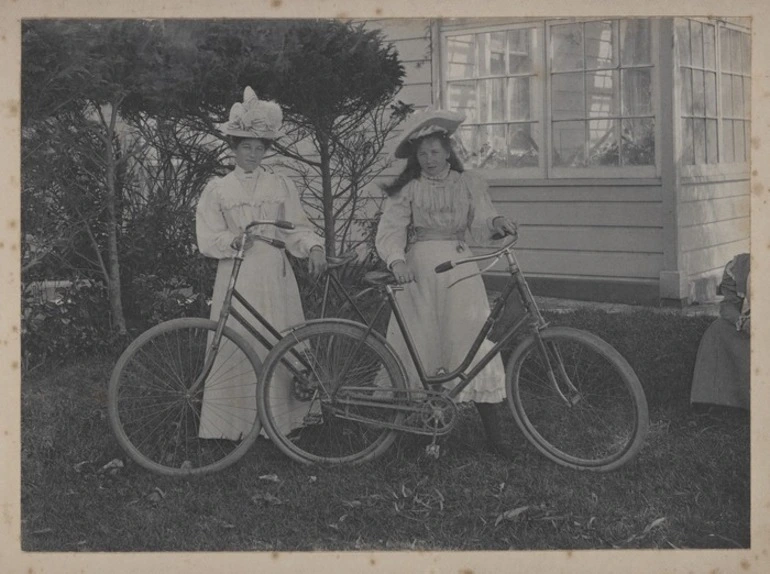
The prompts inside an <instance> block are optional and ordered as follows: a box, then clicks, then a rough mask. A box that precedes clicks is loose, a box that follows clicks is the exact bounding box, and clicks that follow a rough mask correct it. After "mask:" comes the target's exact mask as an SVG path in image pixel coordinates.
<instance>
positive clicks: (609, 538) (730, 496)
mask: <svg viewBox="0 0 770 574" xmlns="http://www.w3.org/2000/svg"><path fill="white" fill-rule="evenodd" d="M548 318H549V319H551V320H552V322H553V323H554V324H562V325H569V326H575V327H580V328H584V329H587V330H590V331H593V332H595V333H596V334H598V335H600V336H602V337H603V338H605V339H606V340H607V341H609V342H610V343H611V344H612V345H614V346H615V347H616V348H617V349H618V350H619V351H620V352H621V353H623V354H624V355H625V356H626V358H627V359H628V360H629V362H630V363H631V364H632V366H633V367H634V368H635V369H636V371H637V374H638V375H639V378H640V379H641V381H642V383H643V385H644V387H645V391H646V393H647V398H648V401H649V406H650V423H651V430H650V435H649V438H648V441H647V443H646V444H645V446H644V448H643V450H642V452H641V454H640V456H639V457H638V458H637V459H636V460H635V461H633V462H632V463H631V464H630V465H628V466H627V467H624V468H622V469H620V470H618V471H615V472H612V473H609V474H593V473H581V472H577V471H573V470H569V469H565V468H562V467H559V466H557V465H555V464H553V463H551V462H550V461H548V460H547V459H546V458H545V457H543V456H542V455H540V454H539V453H538V452H537V451H536V450H535V449H534V447H532V446H530V445H529V444H528V443H527V442H526V441H525V439H524V438H523V437H522V435H521V434H520V433H519V431H518V429H517V428H516V426H515V423H514V422H513V418H512V416H510V415H508V418H507V421H506V424H507V425H509V427H510V432H511V433H512V436H513V437H514V441H515V444H516V445H517V450H518V457H517V459H516V460H515V461H513V462H509V463H506V462H504V461H501V460H499V459H497V458H495V457H494V456H492V455H491V454H488V453H486V452H485V451H484V450H483V448H482V445H483V431H482V429H481V425H480V422H479V420H478V417H477V415H476V414H475V410H474V409H467V408H464V409H463V412H464V417H463V419H462V420H461V421H460V424H459V425H458V427H457V428H456V429H455V430H454V431H453V433H452V434H451V435H450V436H449V437H447V438H446V439H445V440H444V441H443V443H442V456H441V457H440V458H439V459H438V460H434V459H431V458H428V457H427V456H426V455H425V454H424V445H425V444H426V441H425V440H424V439H421V438H419V437H411V436H404V437H402V438H400V439H399V441H398V442H397V443H396V444H395V445H394V447H393V448H392V449H391V450H390V451H389V452H388V453H387V454H386V455H385V456H384V457H383V458H381V459H380V460H378V461H375V462H373V463H370V464H366V465H363V466H358V467H343V468H318V467H305V466H300V465H299V464H296V463H293V462H291V461H289V459H288V458H286V457H284V456H283V455H282V454H281V453H280V452H279V451H278V450H277V449H275V448H274V447H273V446H272V445H271V444H270V443H268V442H267V441H265V440H262V439H260V440H258V442H257V444H256V445H255V447H254V448H253V449H252V450H251V451H250V452H249V453H248V454H247V455H246V457H245V458H244V459H243V460H241V461H240V462H239V463H238V464H236V465H235V466H233V467H231V468H229V469H227V470H226V471H223V472H221V473H219V474H216V475H213V476H209V477H203V478H200V479H194V480H178V479H176V480H174V479H167V478H163V477H158V476H155V475H152V474H149V473H147V472H145V471H144V470H142V469H140V468H138V467H137V466H136V465H134V464H132V463H131V462H130V461H128V460H126V458H125V456H124V455H123V453H122V451H121V450H120V449H119V447H118V445H117V443H116V441H115V440H114V438H113V437H112V434H111V432H110V429H109V426H108V423H107V418H106V385H107V380H108V378H109V374H110V371H111V368H112V364H113V361H112V360H109V359H100V358H88V359H84V360H82V361H79V362H78V363H77V364H72V365H69V366H64V367H59V368H57V369H55V370H49V371H47V372H44V371H42V370H39V371H35V372H33V373H31V374H29V375H28V376H26V377H25V378H24V381H23V384H22V453H21V456H22V458H21V461H22V492H21V502H22V548H23V549H24V550H27V551H48V550H50V551H104V550H124V551H129V550H280V551H284V550H316V549H318V550H320V549H324V550H360V549H378V550H384V549H425V550H448V549H456V550H483V549H509V548H512V549H581V548H661V549H667V548H736V547H741V548H746V547H748V546H749V545H750V540H749V514H750V497H749V417H748V414H747V413H742V412H736V411H733V410H729V409H723V410H716V411H712V412H708V413H695V412H693V411H692V410H691V409H690V407H689V403H688V397H689V389H690V376H691V373H692V367H693V362H694V360H695V353H696V350H697V346H698V342H699V340H700V337H701V335H702V334H703V332H704V331H705V329H706V327H707V326H708V324H709V322H710V321H711V320H712V319H711V318H708V317H682V316H679V315H673V314H657V313H653V312H650V311H639V312H635V313H632V314H608V313H605V312H602V311H596V310H578V311H575V312H573V313H568V314H558V315H557V314H550V315H549V316H548ZM115 458H120V459H122V460H123V461H124V462H125V467H123V468H119V469H117V470H116V471H114V474H112V473H110V472H109V471H107V472H103V471H101V469H102V467H103V466H104V465H105V464H106V463H108V462H110V461H111V460H113V459H115ZM513 510H517V512H509V513H508V514H507V515H506V514H505V513H506V512H507V511H513ZM506 516H507V518H506Z"/></svg>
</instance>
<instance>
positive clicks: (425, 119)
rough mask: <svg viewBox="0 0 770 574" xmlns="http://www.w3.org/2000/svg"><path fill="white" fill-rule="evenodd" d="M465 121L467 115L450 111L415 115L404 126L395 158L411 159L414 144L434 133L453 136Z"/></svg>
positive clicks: (428, 111)
mask: <svg viewBox="0 0 770 574" xmlns="http://www.w3.org/2000/svg"><path fill="white" fill-rule="evenodd" d="M464 121H465V115H463V114H461V113H459V112H450V111H448V110H426V111H424V112H418V113H416V114H414V115H413V116H412V117H411V118H409V120H408V121H407V122H406V124H405V125H404V132H403V135H402V136H401V141H399V142H398V145H397V146H396V151H395V152H394V154H395V156H396V157H397V158H399V159H404V158H407V157H409V155H410V153H411V150H412V142H413V141H415V140H417V139H419V138H423V137H425V136H428V135H431V134H434V133H445V134H447V135H452V134H453V133H454V132H455V131H457V128H458V127H459V126H460V124H461V123H463V122H464Z"/></svg>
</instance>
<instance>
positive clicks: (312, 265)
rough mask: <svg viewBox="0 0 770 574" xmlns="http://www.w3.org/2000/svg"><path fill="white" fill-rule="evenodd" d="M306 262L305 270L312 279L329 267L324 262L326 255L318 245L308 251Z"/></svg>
mask: <svg viewBox="0 0 770 574" xmlns="http://www.w3.org/2000/svg"><path fill="white" fill-rule="evenodd" d="M307 260H308V261H307V269H308V271H309V272H310V274H311V275H312V276H313V277H318V276H319V275H321V273H323V272H324V271H326V268H327V267H328V266H329V264H328V262H327V261H326V253H325V252H324V249H323V247H321V246H320V245H319V246H316V247H313V248H312V249H310V253H309V254H308V257H307Z"/></svg>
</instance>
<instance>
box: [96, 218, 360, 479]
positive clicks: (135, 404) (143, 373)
mask: <svg viewBox="0 0 770 574" xmlns="http://www.w3.org/2000/svg"><path fill="white" fill-rule="evenodd" d="M259 225H273V226H275V227H277V228H280V229H293V228H294V225H293V224H292V223H290V222H286V221H254V222H252V223H251V224H250V225H249V226H247V227H246V229H245V230H244V231H243V234H242V237H241V243H240V245H241V248H240V249H239V250H238V251H237V253H236V254H235V256H234V264H233V269H232V272H231V275H230V279H229V283H228V287H227V291H226V294H225V298H224V301H223V304H222V310H221V312H220V315H219V317H218V319H217V320H213V319H204V318H182V319H173V320H170V321H166V322H163V323H160V324H158V325H156V326H154V327H152V328H150V329H148V330H147V331H145V332H144V333H142V334H141V335H140V336H139V337H137V338H136V339H135V340H134V341H133V342H132V343H131V344H130V345H129V346H128V347H127V348H126V350H125V351H124V352H123V353H122V355H121V356H120V358H119V359H118V361H117V363H116V365H115V367H114V369H113V372H112V375H111V377H110V382H109V388H108V414H109V422H110V426H111V428H112V430H113V432H114V434H115V436H116V438H117V440H118V443H119V444H120V446H121V447H122V448H123V450H124V451H125V452H126V453H127V454H128V455H129V456H130V457H131V459H133V460H134V461H135V462H136V463H138V464H139V465H140V466H142V467H144V468H146V469H147V470H150V471H153V472H156V473H159V474H163V475H170V476H191V475H198V474H204V473H208V472H214V471H218V470H221V469H223V468H225V467H227V466H229V465H231V464H233V463H234V462H236V461H237V460H238V459H240V458H241V457H242V456H243V455H244V454H245V453H246V451H247V450H248V449H249V448H250V447H251V445H252V444H253V443H254V441H255V440H256V438H257V436H258V435H259V433H260V430H261V423H260V419H259V416H258V411H257V406H256V403H255V402H254V403H252V402H251V401H250V399H251V396H252V395H254V393H255V392H256V388H257V380H258V376H259V372H260V369H261V361H260V359H259V357H258V355H257V353H256V350H255V349H254V348H253V346H252V345H251V344H250V343H249V342H248V341H247V340H246V339H245V338H244V337H243V336H242V335H241V334H239V333H238V332H236V331H234V330H233V329H232V328H231V327H229V326H227V321H228V318H229V317H230V316H232V317H233V318H234V319H235V320H236V321H237V322H238V323H239V324H240V325H242V326H243V327H244V328H245V329H246V331H247V332H249V333H250V334H251V335H252V336H253V337H255V338H256V339H257V341H259V343H261V344H262V345H263V346H264V347H265V348H266V349H271V348H272V347H273V345H274V344H275V342H276V341H278V340H280V339H281V338H282V334H281V333H280V332H279V331H278V330H277V329H275V328H274V326H273V325H271V324H270V322H269V321H268V320H267V319H265V317H264V316H263V315H262V314H260V313H259V311H257V309H255V308H254V307H253V306H252V305H251V304H250V303H249V302H248V301H246V299H244V298H243V296H242V295H241V294H240V293H239V292H238V291H237V289H236V288H235V284H236V280H237V278H238V273H239V271H240V267H241V264H242V262H243V257H244V245H245V243H246V237H247V236H248V235H252V237H254V238H255V239H256V240H260V241H264V242H266V243H268V244H270V245H272V246H274V247H276V248H283V247H284V244H283V242H282V241H281V240H280V239H273V238H270V237H264V236H261V235H258V234H252V229H253V228H255V227H256V226H259ZM355 256H356V254H355V253H354V252H349V253H347V254H345V255H343V256H341V257H338V258H329V267H328V271H327V273H326V274H325V276H324V285H323V301H322V308H321V314H322V316H325V314H326V313H327V312H328V309H327V301H328V300H329V297H330V293H333V292H336V293H337V294H338V297H340V298H341V300H342V301H345V306H346V308H347V309H349V310H351V311H352V312H353V314H354V316H355V317H356V318H357V319H358V320H360V321H364V320H365V319H364V316H363V314H362V312H361V310H360V309H359V308H358V306H357V304H356V302H355V301H354V299H353V298H352V297H351V296H350V295H349V294H348V292H347V291H346V290H345V288H344V286H343V285H342V284H341V283H340V281H339V279H338V278H337V277H336V275H335V274H334V273H332V271H333V270H334V269H337V268H340V267H342V266H343V265H345V264H346V263H348V262H349V261H351V259H352V258H353V257H355ZM233 300H235V301H238V302H239V303H240V304H241V305H242V306H243V308H244V309H245V310H246V311H247V312H248V314H249V315H251V317H252V318H253V319H256V321H257V322H258V323H259V324H260V325H262V327H263V328H264V329H265V330H266V331H267V332H268V334H269V336H270V338H268V337H266V336H265V335H263V334H262V333H261V332H260V331H258V330H257V329H256V328H255V327H254V325H253V323H252V322H251V321H250V320H249V319H248V318H247V317H246V316H244V314H242V313H241V312H239V311H238V310H237V309H235V308H233ZM297 360H299V362H300V364H302V360H303V359H302V357H298V358H297ZM236 378H238V379H240V383H239V385H238V386H237V387H236V389H240V390H239V391H237V393H238V394H236V395H233V394H232V391H233V387H234V385H233V384H228V383H232V381H233V380H235V379H236ZM224 389H229V391H228V392H230V395H229V396H224V395H225V391H224ZM204 390H206V392H208V393H209V395H208V396H207V400H206V403H207V408H208V415H209V416H207V417H206V420H207V421H208V423H207V424H214V425H216V419H217V417H218V416H222V415H225V414H228V415H233V413H236V414H237V416H239V417H240V418H242V419H243V420H244V421H246V426H248V425H251V430H250V432H248V433H246V434H244V435H242V436H240V437H239V438H238V439H237V440H228V439H217V438H201V437H200V434H201V432H202V429H201V417H202V408H203V394H204ZM254 400H256V399H254ZM225 411H228V412H227V413H226V412H225ZM211 413H213V415H212V414H211ZM211 421H214V422H213V423H211Z"/></svg>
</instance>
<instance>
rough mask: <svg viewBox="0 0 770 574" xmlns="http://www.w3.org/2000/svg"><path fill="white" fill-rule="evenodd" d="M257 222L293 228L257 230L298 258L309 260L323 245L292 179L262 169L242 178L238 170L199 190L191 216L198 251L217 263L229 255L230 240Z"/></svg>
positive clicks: (241, 173) (265, 227)
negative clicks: (283, 223) (277, 222)
mask: <svg viewBox="0 0 770 574" xmlns="http://www.w3.org/2000/svg"><path fill="white" fill-rule="evenodd" d="M260 219H261V220H276V219H281V220H285V221H290V222H291V223H293V224H294V227H295V228H294V229H292V230H287V229H278V228H276V227H274V226H272V225H265V226H261V227H258V228H257V230H256V232H257V233H259V234H260V235H263V236H266V237H273V238H278V239H281V240H282V241H284V242H285V243H286V249H287V250H288V251H289V253H291V254H292V255H294V256H296V257H307V256H308V253H309V252H310V249H312V248H313V247H316V246H319V247H323V243H322V241H321V238H320V237H319V236H318V235H316V233H315V232H314V231H313V227H312V225H311V223H310V221H309V220H308V218H307V215H305V211H304V210H303V209H302V204H301V203H300V199H299V194H298V193H297V189H296V187H295V186H294V184H293V183H292V182H291V180H290V179H288V178H287V177H285V176H281V175H277V174H271V173H268V172H265V171H263V170H258V171H255V172H254V173H252V174H246V173H244V171H243V170H242V169H240V168H239V167H236V168H235V170H234V171H233V172H231V173H229V174H228V175H226V176H225V177H221V178H215V179H213V180H211V181H210V182H209V183H208V185H206V188H205V189H204V190H203V194H202V195H201V198H200V201H199V202H198V207H197V210H196V218H195V223H196V225H195V227H196V234H197V237H198V248H199V249H200V251H201V253H203V254H204V255H206V256H208V257H213V258H215V259H226V258H229V257H233V255H234V254H235V250H234V249H233V248H232V246H231V244H232V242H233V240H234V239H235V238H236V237H238V236H239V235H240V234H241V233H242V232H243V230H244V229H245V228H246V226H247V225H248V224H249V223H251V222H252V221H255V220H260Z"/></svg>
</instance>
